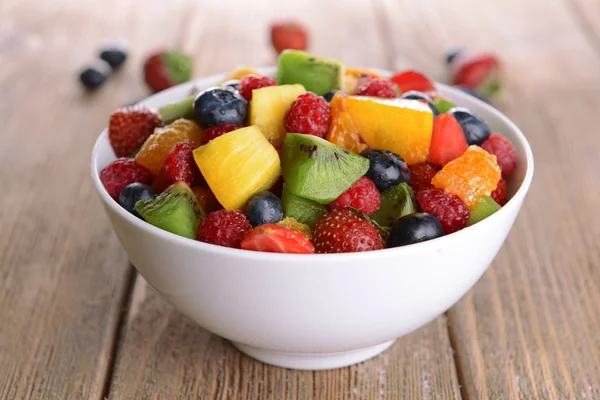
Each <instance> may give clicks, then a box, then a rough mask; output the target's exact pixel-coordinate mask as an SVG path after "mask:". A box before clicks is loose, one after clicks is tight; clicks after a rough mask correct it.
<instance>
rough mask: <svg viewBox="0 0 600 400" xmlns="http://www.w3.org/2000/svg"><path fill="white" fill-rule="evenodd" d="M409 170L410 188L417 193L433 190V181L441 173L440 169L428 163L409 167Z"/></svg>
mask: <svg viewBox="0 0 600 400" xmlns="http://www.w3.org/2000/svg"><path fill="white" fill-rule="evenodd" d="M408 169H409V171H410V187H412V189H413V191H414V192H415V193H419V192H420V191H421V190H425V189H429V188H432V187H433V185H432V184H431V179H432V178H433V176H434V175H435V174H437V172H438V171H439V169H438V168H436V167H434V166H433V165H431V164H428V163H422V164H415V165H409V167H408Z"/></svg>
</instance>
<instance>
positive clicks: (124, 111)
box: [108, 106, 163, 157]
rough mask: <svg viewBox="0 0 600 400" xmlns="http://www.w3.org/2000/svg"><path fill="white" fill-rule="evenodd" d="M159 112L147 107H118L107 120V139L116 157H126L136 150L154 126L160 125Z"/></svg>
mask: <svg viewBox="0 0 600 400" xmlns="http://www.w3.org/2000/svg"><path fill="white" fill-rule="evenodd" d="M162 123H163V122H162V118H161V117H160V114H159V113H157V112H156V111H154V110H152V109H151V108H148V107H142V106H132V107H124V108H119V109H118V110H117V111H115V112H114V113H112V115H111V116H110V120H109V121H108V140H109V141H110V145H111V146H112V148H113V150H114V152H115V155H116V156H117V157H128V156H130V155H131V154H132V153H133V152H134V151H135V150H137V149H138V148H139V147H140V146H141V145H142V144H144V142H145V141H146V139H148V137H149V136H150V135H152V133H153V132H154V128H156V127H158V126H161V125H162Z"/></svg>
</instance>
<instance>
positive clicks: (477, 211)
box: [467, 196, 502, 226]
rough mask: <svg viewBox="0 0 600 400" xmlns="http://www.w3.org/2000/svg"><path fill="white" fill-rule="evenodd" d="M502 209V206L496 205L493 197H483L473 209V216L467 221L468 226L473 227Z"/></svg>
mask: <svg viewBox="0 0 600 400" xmlns="http://www.w3.org/2000/svg"><path fill="white" fill-rule="evenodd" d="M501 208H502V207H500V204H498V203H496V201H495V200H494V199H493V198H492V197H491V196H483V197H482V198H480V199H479V200H478V201H477V203H475V205H474V206H473V208H472V209H471V214H470V215H469V219H468V220H467V226H471V225H473V224H476V223H478V222H479V221H482V220H484V219H486V218H487V217H489V216H490V215H492V214H493V213H495V212H496V211H498V210H499V209H501Z"/></svg>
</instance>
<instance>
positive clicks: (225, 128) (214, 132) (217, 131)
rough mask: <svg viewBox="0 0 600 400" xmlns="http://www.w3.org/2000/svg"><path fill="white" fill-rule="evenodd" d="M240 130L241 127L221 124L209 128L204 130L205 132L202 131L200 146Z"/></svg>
mask: <svg viewBox="0 0 600 400" xmlns="http://www.w3.org/2000/svg"><path fill="white" fill-rule="evenodd" d="M241 128H243V126H241V125H237V124H221V125H218V126H210V127H208V128H206V131H204V137H203V138H202V144H206V143H208V142H210V141H211V140H213V139H216V138H218V137H219V136H221V135H224V134H226V133H228V132H231V131H235V130H237V129H241Z"/></svg>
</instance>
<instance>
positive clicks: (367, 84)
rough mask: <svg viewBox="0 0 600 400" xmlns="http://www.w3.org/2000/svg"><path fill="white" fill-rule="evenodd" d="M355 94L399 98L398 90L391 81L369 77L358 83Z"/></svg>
mask: <svg viewBox="0 0 600 400" xmlns="http://www.w3.org/2000/svg"><path fill="white" fill-rule="evenodd" d="M354 94H355V95H357V96H371V97H381V98H386V99H394V98H396V97H398V88H397V87H396V85H395V84H394V83H393V82H392V81H390V80H387V79H384V78H373V77H371V76H367V77H364V78H361V79H360V80H359V81H358V84H357V85H356V89H354Z"/></svg>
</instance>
